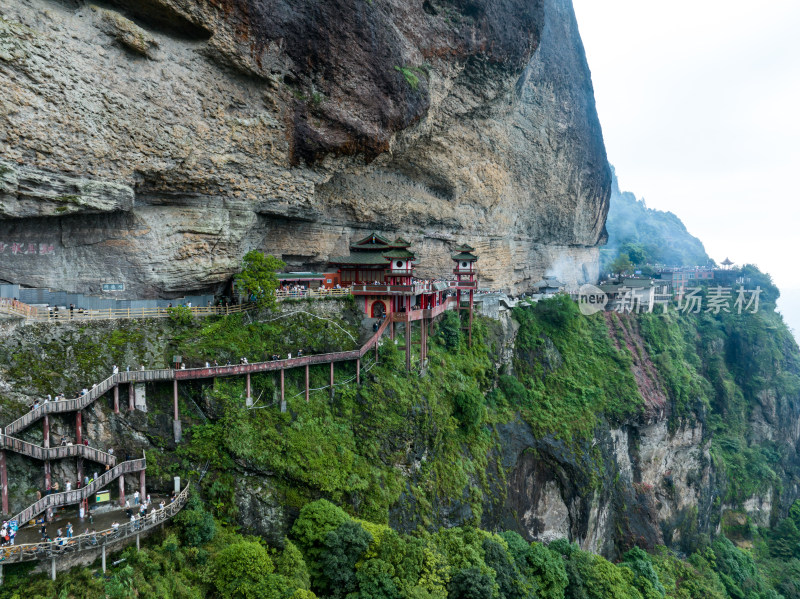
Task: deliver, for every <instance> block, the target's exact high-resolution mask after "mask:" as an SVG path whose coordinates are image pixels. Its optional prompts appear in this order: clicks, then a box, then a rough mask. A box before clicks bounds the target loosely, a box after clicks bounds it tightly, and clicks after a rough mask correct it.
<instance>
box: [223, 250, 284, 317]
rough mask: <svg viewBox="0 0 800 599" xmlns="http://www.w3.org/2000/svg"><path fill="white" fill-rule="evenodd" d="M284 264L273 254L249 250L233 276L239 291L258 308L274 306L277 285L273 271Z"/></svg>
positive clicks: (276, 278)
mask: <svg viewBox="0 0 800 599" xmlns="http://www.w3.org/2000/svg"><path fill="white" fill-rule="evenodd" d="M285 266H286V263H285V262H284V261H283V260H279V259H278V258H276V257H275V256H272V255H269V254H267V255H264V254H263V253H262V252H259V251H258V250H250V251H249V252H247V253H246V254H245V255H244V257H243V258H242V270H241V272H239V274H237V275H236V277H235V281H236V286H237V287H238V289H239V293H241V294H242V295H243V296H244V297H245V298H246V299H247V301H250V302H255V303H256V304H258V306H259V307H260V308H269V309H273V308H275V304H276V301H275V290H276V289H277V288H278V285H279V283H278V277H277V275H276V274H275V273H276V271H278V270H280V269H282V268H284V267H285Z"/></svg>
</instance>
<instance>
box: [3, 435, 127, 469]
mask: <svg viewBox="0 0 800 599" xmlns="http://www.w3.org/2000/svg"><path fill="white" fill-rule="evenodd" d="M0 447H3V448H5V449H9V450H11V451H15V452H17V453H21V454H23V455H26V456H29V457H32V458H35V459H37V460H58V459H62V458H72V457H80V458H84V459H87V460H92V461H93V462H98V463H100V464H104V465H108V466H113V465H114V464H116V458H115V457H114V456H113V455H112V454H110V453H106V452H105V451H100V450H99V449H96V448H94V447H89V446H88V445H82V444H81V445H58V446H56V447H42V446H41V445H34V444H33V443H28V442H27V441H23V440H22V439H15V438H14V437H9V436H8V435H2V438H0Z"/></svg>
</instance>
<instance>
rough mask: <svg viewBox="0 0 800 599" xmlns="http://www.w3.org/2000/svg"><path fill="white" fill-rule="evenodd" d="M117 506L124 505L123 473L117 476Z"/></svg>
mask: <svg viewBox="0 0 800 599" xmlns="http://www.w3.org/2000/svg"><path fill="white" fill-rule="evenodd" d="M118 480H119V507H125V475H124V474H123V475H122V476H120V477H119V479H118Z"/></svg>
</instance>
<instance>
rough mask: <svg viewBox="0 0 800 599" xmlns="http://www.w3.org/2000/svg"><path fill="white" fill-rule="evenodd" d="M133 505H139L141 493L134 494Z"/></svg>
mask: <svg viewBox="0 0 800 599" xmlns="http://www.w3.org/2000/svg"><path fill="white" fill-rule="evenodd" d="M133 505H139V491H136V492H135V493H134V494H133Z"/></svg>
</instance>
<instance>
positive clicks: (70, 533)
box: [67, 522, 72, 539]
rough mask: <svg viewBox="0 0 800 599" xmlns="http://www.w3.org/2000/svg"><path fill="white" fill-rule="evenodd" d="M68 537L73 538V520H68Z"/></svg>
mask: <svg viewBox="0 0 800 599" xmlns="http://www.w3.org/2000/svg"><path fill="white" fill-rule="evenodd" d="M67 538H68V539H71V538H72V523H71V522H67Z"/></svg>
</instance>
